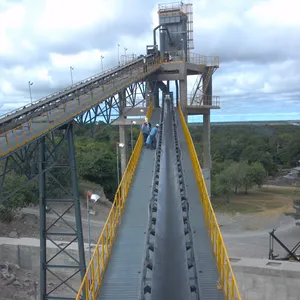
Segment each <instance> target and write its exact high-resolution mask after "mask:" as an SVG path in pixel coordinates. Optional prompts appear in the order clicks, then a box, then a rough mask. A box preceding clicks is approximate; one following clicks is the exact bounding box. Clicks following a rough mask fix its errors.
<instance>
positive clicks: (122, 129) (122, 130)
mask: <svg viewBox="0 0 300 300" xmlns="http://www.w3.org/2000/svg"><path fill="white" fill-rule="evenodd" d="M127 133H128V130H127V127H126V126H125V125H119V136H120V140H119V141H120V143H122V144H124V147H123V148H120V149H119V151H120V156H121V174H122V176H123V174H124V171H125V169H126V167H127V162H128V148H127V147H128V134H127Z"/></svg>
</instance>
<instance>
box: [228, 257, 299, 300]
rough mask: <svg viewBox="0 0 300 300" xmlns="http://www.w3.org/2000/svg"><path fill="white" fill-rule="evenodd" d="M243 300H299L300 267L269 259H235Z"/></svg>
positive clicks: (236, 273)
mask: <svg viewBox="0 0 300 300" xmlns="http://www.w3.org/2000/svg"><path fill="white" fill-rule="evenodd" d="M232 267H233V271H234V274H235V277H236V279H237V281H238V285H239V289H240V292H241V296H242V299H243V300H300V284H299V278H300V264H299V263H297V262H286V261H284V262H283V261H270V260H267V259H252V258H251V259H250V258H238V259H232Z"/></svg>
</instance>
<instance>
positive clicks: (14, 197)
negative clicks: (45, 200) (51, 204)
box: [0, 172, 39, 222]
mask: <svg viewBox="0 0 300 300" xmlns="http://www.w3.org/2000/svg"><path fill="white" fill-rule="evenodd" d="M27 181H28V180H27V178H26V177H25V176H20V175H18V174H16V173H14V172H10V173H7V174H6V175H5V184H4V187H3V198H6V197H9V198H7V199H6V200H1V201H0V220H2V221H5V222H11V221H12V219H13V217H14V215H15V213H16V211H17V210H18V209H20V208H23V207H26V206H28V205H29V204H30V203H37V202H38V199H39V198H38V193H37V184H36V182H30V183H27ZM26 183H27V184H26ZM18 188H19V189H20V190H18ZM17 190H18V191H17ZM15 191H17V192H15Z"/></svg>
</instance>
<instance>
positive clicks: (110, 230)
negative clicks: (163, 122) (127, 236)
mask: <svg viewBox="0 0 300 300" xmlns="http://www.w3.org/2000/svg"><path fill="white" fill-rule="evenodd" d="M152 110H153V106H152V104H151V105H150V106H149V110H148V113H147V116H146V117H147V118H148V119H149V120H150V118H151V114H152ZM142 147H143V136H142V134H141V133H140V135H139V137H138V140H137V142H136V144H135V147H134V150H133V152H132V154H131V157H130V159H129V162H128V164H127V167H126V170H125V172H124V175H123V177H122V180H121V182H120V185H119V187H118V189H117V192H116V194H115V198H114V203H113V205H112V208H111V210H110V212H109V215H108V217H107V220H106V222H105V225H104V227H103V230H102V232H101V234H100V237H99V239H98V242H97V244H96V247H95V250H94V253H93V254H92V257H91V260H90V263H89V264H88V266H87V269H86V273H85V275H84V278H83V280H82V283H81V285H80V287H79V290H78V293H77V296H76V300H80V299H81V297H83V296H84V295H85V299H86V300H89V299H96V298H97V295H98V292H99V289H100V286H101V283H102V280H103V277H104V273H105V270H106V267H107V264H108V260H109V257H110V254H111V251H112V246H113V243H114V240H115V238H116V234H117V228H118V226H119V224H120V220H121V216H122V213H123V211H124V208H125V203H126V199H127V195H128V192H129V189H130V185H131V181H132V178H133V176H134V172H135V169H136V166H137V164H138V161H139V157H140V154H141V150H142Z"/></svg>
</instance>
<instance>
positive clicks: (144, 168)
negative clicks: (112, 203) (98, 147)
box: [98, 109, 160, 300]
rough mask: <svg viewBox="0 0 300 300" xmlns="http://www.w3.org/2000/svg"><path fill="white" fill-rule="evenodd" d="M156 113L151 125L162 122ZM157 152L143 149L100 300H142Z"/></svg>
mask: <svg viewBox="0 0 300 300" xmlns="http://www.w3.org/2000/svg"><path fill="white" fill-rule="evenodd" d="M159 114H160V109H154V110H153V113H152V118H151V123H152V124H155V123H158V122H159ZM154 161H155V151H151V150H148V149H143V150H142V153H141V157H140V161H139V164H138V166H137V169H136V173H135V175H134V179H133V181H132V185H131V188H130V191H129V195H128V199H127V203H126V206H125V211H124V214H123V216H122V220H121V225H120V227H119V229H118V234H117V237H116V241H115V243H114V245H113V250H112V254H111V257H110V260H109V262H108V266H107V270H106V273H105V275H104V279H103V283H102V286H101V289H100V293H99V297H98V299H101V300H125V299H132V300H135V299H138V296H139V293H140V285H141V270H142V263H143V258H144V253H145V238H146V234H145V233H146V230H147V226H148V208H149V199H150V197H151V192H152V189H151V183H152V176H153V167H154Z"/></svg>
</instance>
